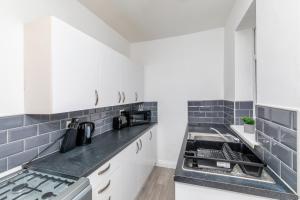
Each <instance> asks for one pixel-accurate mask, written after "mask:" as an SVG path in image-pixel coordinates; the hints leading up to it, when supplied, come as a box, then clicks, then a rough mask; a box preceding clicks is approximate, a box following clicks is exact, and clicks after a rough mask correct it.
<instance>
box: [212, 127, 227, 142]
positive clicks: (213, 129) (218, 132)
mask: <svg viewBox="0 0 300 200" xmlns="http://www.w3.org/2000/svg"><path fill="white" fill-rule="evenodd" d="M210 130H212V131H215V132H216V133H217V134H219V135H220V136H221V137H222V138H223V139H224V140H225V141H226V142H230V141H229V139H228V138H226V137H225V136H224V135H223V134H222V133H221V132H220V131H218V130H217V129H215V128H212V127H211V128H210Z"/></svg>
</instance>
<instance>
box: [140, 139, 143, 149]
mask: <svg viewBox="0 0 300 200" xmlns="http://www.w3.org/2000/svg"><path fill="white" fill-rule="evenodd" d="M140 144H141V150H142V148H143V142H142V140H141V139H140Z"/></svg>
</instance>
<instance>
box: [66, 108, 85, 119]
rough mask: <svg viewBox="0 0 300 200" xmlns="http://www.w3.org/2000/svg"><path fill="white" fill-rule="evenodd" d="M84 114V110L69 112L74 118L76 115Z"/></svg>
mask: <svg viewBox="0 0 300 200" xmlns="http://www.w3.org/2000/svg"><path fill="white" fill-rule="evenodd" d="M82 115H83V111H82V110H79V111H73V112H70V113H69V118H74V117H81V116H82Z"/></svg>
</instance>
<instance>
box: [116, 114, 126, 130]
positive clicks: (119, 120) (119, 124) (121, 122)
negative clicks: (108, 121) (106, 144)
mask: <svg viewBox="0 0 300 200" xmlns="http://www.w3.org/2000/svg"><path fill="white" fill-rule="evenodd" d="M125 127H128V120H127V117H126V116H124V115H121V116H118V117H114V118H113V129H116V130H120V129H122V128H125Z"/></svg>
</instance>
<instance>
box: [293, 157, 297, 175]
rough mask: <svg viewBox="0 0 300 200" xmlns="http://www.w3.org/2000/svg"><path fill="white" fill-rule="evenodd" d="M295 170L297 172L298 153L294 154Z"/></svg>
mask: <svg viewBox="0 0 300 200" xmlns="http://www.w3.org/2000/svg"><path fill="white" fill-rule="evenodd" d="M293 170H294V171H295V172H296V171H297V152H293Z"/></svg>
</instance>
